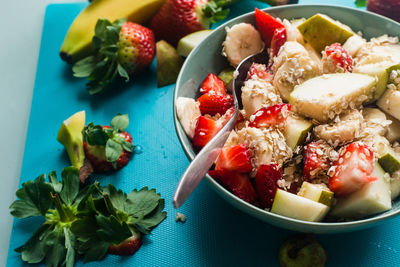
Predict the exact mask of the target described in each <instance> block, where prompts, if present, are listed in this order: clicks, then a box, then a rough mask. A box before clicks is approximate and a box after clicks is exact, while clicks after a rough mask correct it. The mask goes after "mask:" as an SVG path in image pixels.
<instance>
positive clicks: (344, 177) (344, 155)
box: [329, 142, 378, 196]
mask: <svg viewBox="0 0 400 267" xmlns="http://www.w3.org/2000/svg"><path fill="white" fill-rule="evenodd" d="M373 169H374V152H373V151H372V150H371V149H370V148H369V147H368V146H366V145H364V144H362V143H357V142H354V143H351V144H349V145H348V146H346V147H345V148H343V150H342V152H341V153H340V156H339V159H338V160H337V161H336V162H334V163H333V164H332V172H331V174H330V175H329V176H330V178H329V189H330V190H332V191H333V192H334V193H335V194H336V195H339V196H344V195H348V194H350V193H352V192H354V191H357V190H359V189H360V188H361V187H363V186H364V185H365V184H368V183H371V182H373V181H376V180H377V179H378V178H377V177H375V176H373V174H371V173H372V171H373Z"/></svg>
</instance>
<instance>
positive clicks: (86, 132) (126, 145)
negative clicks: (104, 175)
mask: <svg viewBox="0 0 400 267" xmlns="http://www.w3.org/2000/svg"><path fill="white" fill-rule="evenodd" d="M128 125H129V117H128V114H124V115H121V114H118V115H117V116H115V117H114V118H113V119H112V120H111V124H110V128H105V127H103V126H101V125H95V124H94V123H93V122H91V123H89V124H88V125H86V126H85V127H84V128H83V130H82V135H83V141H85V142H86V143H88V144H89V145H91V146H105V151H106V152H105V154H106V159H107V161H108V162H111V163H113V165H115V164H116V161H117V160H118V158H119V157H120V156H121V153H122V151H123V150H126V151H128V152H132V151H133V149H134V145H133V144H132V143H130V142H128V141H126V140H125V138H124V137H122V136H121V135H120V133H122V132H123V131H125V129H126V128H127V127H128ZM114 167H115V166H114Z"/></svg>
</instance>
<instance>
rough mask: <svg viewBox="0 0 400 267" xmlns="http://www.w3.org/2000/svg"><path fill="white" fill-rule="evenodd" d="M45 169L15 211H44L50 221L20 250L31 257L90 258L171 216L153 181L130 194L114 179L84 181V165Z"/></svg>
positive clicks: (26, 186)
mask: <svg viewBox="0 0 400 267" xmlns="http://www.w3.org/2000/svg"><path fill="white" fill-rule="evenodd" d="M61 177H62V180H61V181H59V180H58V179H57V176H56V173H55V172H51V173H49V174H48V175H47V181H46V175H45V174H42V175H40V176H39V177H37V178H36V179H35V180H32V181H28V182H25V183H23V184H22V188H21V189H19V190H18V191H17V192H16V195H17V197H18V199H17V200H16V201H14V202H13V203H12V204H11V206H10V210H11V214H12V215H13V216H14V217H16V218H19V219H23V218H28V217H37V216H41V217H44V219H45V222H44V223H43V224H42V225H41V226H40V227H39V228H38V229H37V230H36V231H35V232H34V234H33V235H32V237H31V238H30V239H29V240H28V241H27V242H26V243H25V244H24V245H22V246H21V247H19V248H17V249H15V251H17V252H19V253H21V257H22V260H23V261H25V262H28V263H40V262H42V261H45V262H46V265H47V266H67V267H70V266H73V265H74V263H75V260H76V258H77V257H78V255H82V257H83V259H84V261H85V262H88V261H93V260H100V259H102V258H104V256H105V255H106V253H107V250H108V247H109V246H110V245H111V244H119V243H121V242H122V241H124V240H125V239H127V238H128V237H130V236H132V234H133V233H134V232H140V233H142V234H149V233H150V231H151V230H152V229H153V228H154V227H156V226H157V225H158V224H159V223H161V222H162V221H163V220H164V219H165V217H166V212H165V211H163V209H164V205H165V204H164V199H162V198H161V197H160V195H159V194H157V193H156V191H155V189H152V190H149V189H148V188H147V187H144V188H142V189H141V190H139V191H138V190H133V191H131V192H130V193H129V194H126V193H124V192H123V191H122V190H118V189H116V188H115V187H114V186H113V185H109V186H108V187H101V186H100V185H99V183H97V182H96V183H94V184H91V185H88V186H86V187H82V188H81V185H80V180H79V170H78V169H77V168H75V167H67V168H65V169H64V170H63V171H62V173H61Z"/></svg>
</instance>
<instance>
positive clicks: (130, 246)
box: [108, 231, 142, 256]
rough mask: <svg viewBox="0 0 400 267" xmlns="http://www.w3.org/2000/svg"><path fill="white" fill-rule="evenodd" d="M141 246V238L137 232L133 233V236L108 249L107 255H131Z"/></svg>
mask: <svg viewBox="0 0 400 267" xmlns="http://www.w3.org/2000/svg"><path fill="white" fill-rule="evenodd" d="M141 245H142V237H141V235H140V233H139V232H137V231H134V232H133V235H132V236H131V237H129V238H127V239H126V240H124V241H122V242H121V243H119V244H112V245H110V247H109V248H108V253H110V254H114V255H121V256H125V255H133V254H135V252H136V251H138V249H139V248H140V246H141Z"/></svg>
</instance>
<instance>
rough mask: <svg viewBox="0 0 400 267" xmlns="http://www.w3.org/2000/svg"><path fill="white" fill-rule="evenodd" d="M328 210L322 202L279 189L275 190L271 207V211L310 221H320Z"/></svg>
mask: <svg viewBox="0 0 400 267" xmlns="http://www.w3.org/2000/svg"><path fill="white" fill-rule="evenodd" d="M328 211H329V207H328V206H326V205H324V204H321V203H318V202H316V201H312V200H310V199H308V198H305V197H301V196H298V195H295V194H292V193H289V192H286V191H284V190H281V189H278V190H277V191H276V194H275V199H274V203H273V204H272V208H271V212H273V213H276V214H280V215H283V216H286V217H290V218H294V219H298V220H303V221H310V222H319V221H322V220H323V219H324V217H325V215H326V214H327V212H328Z"/></svg>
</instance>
